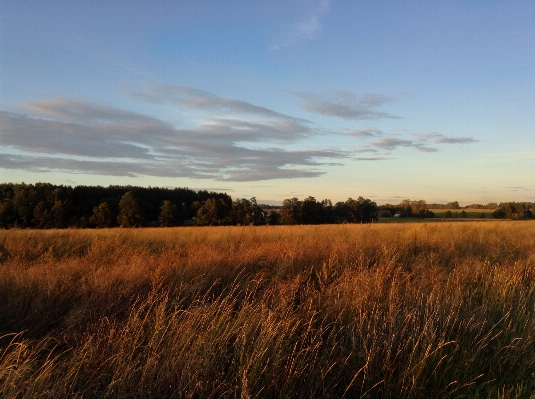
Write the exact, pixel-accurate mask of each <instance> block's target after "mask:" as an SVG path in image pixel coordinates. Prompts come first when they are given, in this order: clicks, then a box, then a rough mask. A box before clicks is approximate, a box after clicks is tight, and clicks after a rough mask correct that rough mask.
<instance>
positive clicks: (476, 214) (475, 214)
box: [430, 208, 494, 219]
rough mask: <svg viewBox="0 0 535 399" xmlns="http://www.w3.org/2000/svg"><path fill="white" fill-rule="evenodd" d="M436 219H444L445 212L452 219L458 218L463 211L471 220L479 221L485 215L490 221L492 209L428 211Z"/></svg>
mask: <svg viewBox="0 0 535 399" xmlns="http://www.w3.org/2000/svg"><path fill="white" fill-rule="evenodd" d="M430 211H431V212H433V213H434V214H435V217H437V218H443V217H446V212H447V211H450V212H451V214H452V217H453V218H460V217H461V212H462V211H465V213H466V217H467V218H469V219H470V218H471V219H476V218H477V219H479V218H482V216H483V215H485V218H488V219H492V212H494V209H477V208H463V209H430Z"/></svg>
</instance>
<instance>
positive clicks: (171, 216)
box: [158, 200, 178, 227]
mask: <svg viewBox="0 0 535 399" xmlns="http://www.w3.org/2000/svg"><path fill="white" fill-rule="evenodd" d="M177 216H178V208H177V206H176V205H175V204H174V203H172V202H171V201H169V200H165V201H164V202H162V206H161V207H160V216H159V217H158V222H160V226H162V227H171V226H176V224H177Z"/></svg>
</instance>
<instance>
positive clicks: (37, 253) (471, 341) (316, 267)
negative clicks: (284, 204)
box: [0, 210, 535, 398]
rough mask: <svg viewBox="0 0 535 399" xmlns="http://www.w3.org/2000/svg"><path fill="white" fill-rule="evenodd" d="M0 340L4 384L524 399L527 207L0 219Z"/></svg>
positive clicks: (113, 391)
mask: <svg viewBox="0 0 535 399" xmlns="http://www.w3.org/2000/svg"><path fill="white" fill-rule="evenodd" d="M479 213H481V210H479ZM0 337H1V338H0V396H1V397H6V398H35V397H41V398H56V397H84V398H87V397H89V398H92V397H108V398H122V397H144V398H156V397H166V398H207V397H214V398H215V397H218V398H253V397H259V398H262V397H266V398H292V397H317V398H341V397H348V398H355V397H370V398H374V397H391V398H393V397H396V398H397V397H399V398H429V397H463V396H464V397H480V398H487V397H492V398H530V397H533V394H532V392H534V391H535V378H534V373H535V222H533V221H518V222H512V221H501V222H496V221H488V222H485V223H478V222H465V223H418V224H415V223H405V224H397V223H396V224H380V223H379V224H368V225H355V224H353V225H349V224H345V225H321V226H246V227H232V226H231V227H228V226H227V227H197V228H193V227H191V228H188V227H176V228H154V229H151V228H146V229H95V230H88V229H85V230H84V229H79V230H2V231H0Z"/></svg>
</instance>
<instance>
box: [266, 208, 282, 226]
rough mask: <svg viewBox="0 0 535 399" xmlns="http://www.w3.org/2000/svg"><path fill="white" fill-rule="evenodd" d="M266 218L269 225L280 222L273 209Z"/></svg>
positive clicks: (277, 214)
mask: <svg viewBox="0 0 535 399" xmlns="http://www.w3.org/2000/svg"><path fill="white" fill-rule="evenodd" d="M268 220H269V224H270V225H273V226H275V225H278V224H280V215H279V213H278V212H277V211H275V210H274V209H272V210H271V212H270V213H269V216H268Z"/></svg>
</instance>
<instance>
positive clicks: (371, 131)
mask: <svg viewBox="0 0 535 399" xmlns="http://www.w3.org/2000/svg"><path fill="white" fill-rule="evenodd" d="M346 135H347V136H355V137H378V136H382V135H383V132H382V131H381V130H379V129H375V128H372V127H367V128H364V129H360V130H352V131H350V132H349V133H346Z"/></svg>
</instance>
